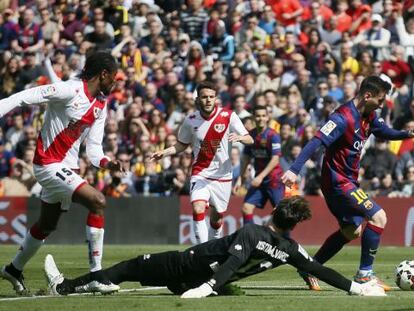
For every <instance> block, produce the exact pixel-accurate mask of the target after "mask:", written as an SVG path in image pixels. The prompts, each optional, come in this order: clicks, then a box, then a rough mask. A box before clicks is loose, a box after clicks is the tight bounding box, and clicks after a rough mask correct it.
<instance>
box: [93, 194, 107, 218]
mask: <svg viewBox="0 0 414 311" xmlns="http://www.w3.org/2000/svg"><path fill="white" fill-rule="evenodd" d="M92 205H93V211H94V212H96V213H99V212H102V211H103V210H104V208H105V207H106V198H105V196H104V195H103V194H102V193H100V192H97V193H96V194H94V198H93V204H92Z"/></svg>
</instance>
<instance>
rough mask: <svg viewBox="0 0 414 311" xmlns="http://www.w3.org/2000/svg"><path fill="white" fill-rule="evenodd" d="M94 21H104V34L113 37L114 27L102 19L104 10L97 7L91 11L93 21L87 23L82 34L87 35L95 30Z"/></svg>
mask: <svg viewBox="0 0 414 311" xmlns="http://www.w3.org/2000/svg"><path fill="white" fill-rule="evenodd" d="M85 2H86V1H85ZM95 21H104V22H105V32H106V33H107V34H108V35H109V36H110V37H111V38H114V37H115V31H114V27H113V25H112V24H111V23H108V22H106V21H105V18H104V10H103V9H102V8H100V7H97V8H95V9H94V10H93V19H92V20H90V21H89V23H88V24H87V25H86V26H85V28H84V29H83V34H84V35H87V34H89V33H92V32H94V30H95V26H94V24H95Z"/></svg>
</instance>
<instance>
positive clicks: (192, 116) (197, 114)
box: [184, 111, 200, 122]
mask: <svg viewBox="0 0 414 311" xmlns="http://www.w3.org/2000/svg"><path fill="white" fill-rule="evenodd" d="M199 118H200V112H199V111H194V112H191V113H189V114H187V115H186V116H185V118H184V121H185V122H188V121H194V120H197V119H199Z"/></svg>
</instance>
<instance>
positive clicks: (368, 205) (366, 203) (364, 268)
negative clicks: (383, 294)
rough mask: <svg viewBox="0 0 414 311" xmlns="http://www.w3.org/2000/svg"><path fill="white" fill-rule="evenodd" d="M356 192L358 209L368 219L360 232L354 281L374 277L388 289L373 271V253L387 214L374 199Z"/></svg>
mask: <svg viewBox="0 0 414 311" xmlns="http://www.w3.org/2000/svg"><path fill="white" fill-rule="evenodd" d="M358 192H359V195H360V197H359V199H360V201H361V202H359V203H360V204H358V209H359V210H361V211H362V212H363V213H364V214H365V217H366V218H367V219H369V220H368V223H367V225H366V226H365V228H364V231H363V233H362V238H361V259H360V266H359V270H358V272H357V274H356V276H355V281H357V282H360V283H363V282H368V281H370V280H372V279H373V278H375V279H377V282H378V283H380V284H381V286H382V287H383V288H384V290H390V287H389V286H388V285H386V284H385V283H384V282H382V281H381V280H379V279H378V278H377V277H376V276H375V274H374V271H373V263H374V260H375V255H376V253H377V251H378V247H379V244H380V240H381V234H382V232H383V230H384V228H385V225H386V224H387V216H386V213H385V211H384V210H383V209H382V208H381V207H380V206H379V205H378V204H377V203H376V202H375V201H373V200H371V199H370V198H368V196H367V195H366V194H365V193H363V191H362V190H360V189H359V190H358ZM356 199H358V198H356Z"/></svg>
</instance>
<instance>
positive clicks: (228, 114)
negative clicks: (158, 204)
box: [178, 106, 248, 181]
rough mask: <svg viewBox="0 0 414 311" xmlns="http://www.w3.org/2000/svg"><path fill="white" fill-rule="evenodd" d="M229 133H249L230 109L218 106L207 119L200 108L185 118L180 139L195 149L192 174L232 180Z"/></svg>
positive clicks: (180, 131) (179, 134)
mask: <svg viewBox="0 0 414 311" xmlns="http://www.w3.org/2000/svg"><path fill="white" fill-rule="evenodd" d="M230 133H236V134H238V135H248V132H247V130H246V128H245V127H244V125H243V123H242V122H241V120H240V118H239V117H238V116H237V115H236V114H235V113H234V112H232V111H231V110H228V109H224V108H221V107H217V106H216V108H215V110H214V111H213V113H212V114H211V116H210V117H209V118H208V119H205V118H204V117H203V116H202V115H201V114H200V112H199V111H197V112H194V113H192V114H190V115H188V116H187V117H186V118H185V120H184V122H183V124H182V126H181V128H180V130H179V133H178V140H179V141H180V142H181V143H184V144H191V146H192V148H193V157H194V160H193V166H192V172H191V175H192V176H201V177H204V178H207V179H212V180H220V181H228V180H231V179H232V165H231V159H230V152H231V147H232V144H231V143H230V142H229V140H228V137H229V134H230Z"/></svg>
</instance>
